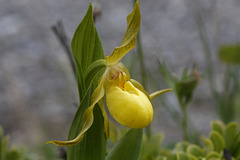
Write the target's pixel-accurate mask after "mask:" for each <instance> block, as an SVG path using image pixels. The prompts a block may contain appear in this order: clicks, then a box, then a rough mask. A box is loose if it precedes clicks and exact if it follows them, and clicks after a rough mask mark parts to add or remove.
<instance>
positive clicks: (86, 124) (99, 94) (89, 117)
mask: <svg viewBox="0 0 240 160" xmlns="http://www.w3.org/2000/svg"><path fill="white" fill-rule="evenodd" d="M104 81H105V78H104V77H102V78H101V80H100V83H99V84H98V86H97V88H96V89H95V90H94V92H93V94H92V97H91V106H90V107H88V108H87V109H86V111H85V112H84V114H83V120H82V122H83V126H82V129H81V131H80V133H79V134H78V136H77V137H76V138H74V139H73V140H70V141H56V140H53V141H49V142H47V144H49V143H52V144H55V145H58V146H72V145H75V144H77V143H79V142H80V141H81V140H82V139H83V136H84V134H85V132H86V131H87V130H88V129H89V128H90V127H91V126H92V124H93V120H94V116H93V109H94V106H95V104H97V103H98V102H99V101H100V100H101V99H102V98H103V97H104V92H105V90H104ZM103 114H104V113H103Z"/></svg>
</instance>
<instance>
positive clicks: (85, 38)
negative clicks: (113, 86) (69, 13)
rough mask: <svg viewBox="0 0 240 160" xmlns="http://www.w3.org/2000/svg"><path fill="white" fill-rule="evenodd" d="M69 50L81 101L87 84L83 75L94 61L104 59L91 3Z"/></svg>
mask: <svg viewBox="0 0 240 160" xmlns="http://www.w3.org/2000/svg"><path fill="white" fill-rule="evenodd" d="M71 51H72V53H73V56H74V59H75V63H76V71H77V80H78V89H79V98H80V101H81V100H82V98H83V96H84V95H85V92H86V90H87V89H88V86H85V82H84V75H85V74H86V72H87V71H88V68H89V66H90V65H91V64H92V63H93V62H94V61H96V60H98V59H104V52H103V48H102V43H101V40H100V38H99V36H98V33H97V30H96V27H95V25H94V21H93V16H92V4H91V3H90V4H89V8H88V11H87V13H86V15H85V17H84V18H83V20H82V21H81V23H80V24H79V26H78V27H77V29H76V31H75V33H74V35H73V39H72V42H71Z"/></svg>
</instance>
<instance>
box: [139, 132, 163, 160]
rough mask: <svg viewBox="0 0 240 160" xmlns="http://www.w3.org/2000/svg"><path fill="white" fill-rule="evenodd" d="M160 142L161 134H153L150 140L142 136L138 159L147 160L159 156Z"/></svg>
mask: <svg viewBox="0 0 240 160" xmlns="http://www.w3.org/2000/svg"><path fill="white" fill-rule="evenodd" d="M162 140H163V135H162V134H154V135H152V136H151V137H150V138H148V137H146V136H144V138H143V147H142V151H141V158H140V159H141V160H149V159H151V158H153V157H157V156H159V154H160V147H161V144H162Z"/></svg>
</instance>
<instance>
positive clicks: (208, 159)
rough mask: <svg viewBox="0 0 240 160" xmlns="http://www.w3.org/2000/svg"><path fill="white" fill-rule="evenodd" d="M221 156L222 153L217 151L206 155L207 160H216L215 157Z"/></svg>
mask: <svg viewBox="0 0 240 160" xmlns="http://www.w3.org/2000/svg"><path fill="white" fill-rule="evenodd" d="M220 158H221V154H219V153H217V152H214V151H213V152H209V153H208V154H207V156H206V160H214V159H220Z"/></svg>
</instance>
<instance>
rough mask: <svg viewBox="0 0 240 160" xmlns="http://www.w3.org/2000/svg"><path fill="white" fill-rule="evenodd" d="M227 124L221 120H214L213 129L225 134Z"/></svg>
mask: <svg viewBox="0 0 240 160" xmlns="http://www.w3.org/2000/svg"><path fill="white" fill-rule="evenodd" d="M224 128H225V125H224V124H223V123H222V122H221V121H212V122H211V129H212V131H216V132H218V133H219V134H221V135H223V132H224Z"/></svg>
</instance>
